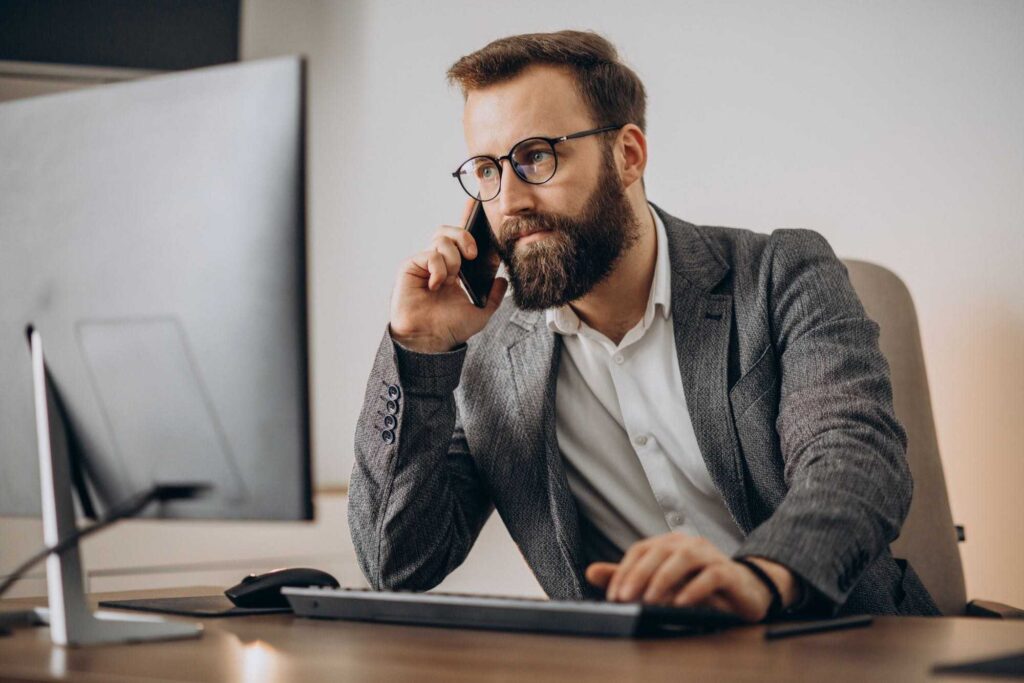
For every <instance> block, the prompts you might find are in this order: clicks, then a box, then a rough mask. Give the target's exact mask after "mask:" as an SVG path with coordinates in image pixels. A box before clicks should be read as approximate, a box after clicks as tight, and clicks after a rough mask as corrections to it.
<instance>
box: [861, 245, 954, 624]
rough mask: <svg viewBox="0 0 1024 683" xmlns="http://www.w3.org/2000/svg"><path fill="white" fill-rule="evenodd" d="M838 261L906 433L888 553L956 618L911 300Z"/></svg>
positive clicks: (880, 273) (873, 272) (948, 517)
mask: <svg viewBox="0 0 1024 683" xmlns="http://www.w3.org/2000/svg"><path fill="white" fill-rule="evenodd" d="M844 263H845V264H846V268H847V270H848V271H849V274H850V282H851V283H853V287H854V289H855V290H856V291H857V294H858V295H859V296H860V299H861V302H863V304H864V308H865V309H866V310H867V313H868V316H870V317H871V319H872V320H874V321H875V322H876V323H878V325H879V327H880V328H881V337H880V340H879V343H880V345H881V348H882V353H883V354H884V355H885V357H886V359H887V360H888V361H889V368H890V370H891V372H892V388H893V401H894V403H895V407H896V416H897V417H898V418H899V420H900V422H902V423H903V427H904V428H905V429H906V430H907V460H908V461H909V463H910V471H911V473H912V474H913V477H914V499H913V502H912V503H911V506H910V514H909V515H908V516H907V519H906V521H905V522H904V524H903V530H902V533H901V534H900V537H899V538H898V539H897V540H896V541H895V542H894V543H893V544H892V546H891V547H892V552H893V555H895V556H896V557H901V558H904V559H906V560H908V561H909V562H910V564H911V565H912V566H913V567H914V570H915V571H916V572H917V574H918V576H920V577H921V581H922V582H923V583H924V585H925V587H926V588H927V589H928V592H929V593H931V595H932V598H933V599H934V600H935V602H936V604H938V606H939V609H941V610H942V613H943V614H946V615H959V614H963V613H964V609H965V607H966V603H967V592H966V589H965V586H964V572H963V564H962V562H961V559H960V549H959V547H958V546H957V534H956V527H955V526H954V524H953V517H952V514H951V513H950V508H949V496H948V495H947V492H946V478H945V476H944V475H943V473H942V461H941V459H940V458H939V446H938V442H937V440H936V437H935V421H934V418H933V417H932V403H931V397H930V395H929V393H928V376H927V374H926V372H925V366H924V354H923V352H922V350H921V333H920V330H919V329H918V325H917V313H916V312H915V310H914V302H913V300H912V299H911V298H910V292H909V291H908V290H907V287H906V285H904V284H903V281H902V280H900V279H899V277H897V276H896V274H895V273H892V272H891V271H889V270H886V269H885V268H882V267H881V266H877V265H874V264H872V263H865V262H864V261H853V260H844Z"/></svg>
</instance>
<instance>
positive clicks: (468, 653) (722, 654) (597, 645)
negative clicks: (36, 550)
mask: <svg viewBox="0 0 1024 683" xmlns="http://www.w3.org/2000/svg"><path fill="white" fill-rule="evenodd" d="M216 592H217V590H216V589H211V588H203V589H196V588H193V589H178V590H176V591H160V592H158V591H144V592H138V591H137V592H133V593H111V594H106V595H103V596H97V597H103V598H114V599H117V598H131V597H156V596H159V595H172V594H176V595H201V594H214V593H216ZM32 604H38V603H34V602H33V601H31V600H28V599H19V600H8V601H4V602H0V609H25V608H26V607H28V606H31V605H32ZM204 625H205V628H206V632H205V634H204V635H203V637H202V638H200V639H198V640H185V641H170V642H162V643H146V644H136V645H116V646H104V647H93V648H81V649H73V648H72V649H65V648H60V647H55V646H52V645H51V644H50V640H49V631H48V630H47V629H45V628H37V629H32V630H19V631H16V632H15V633H14V635H12V636H8V637H0V680H3V681H40V680H73V681H89V682H93V681H95V682H98V681H104V682H111V683H117V682H119V681H129V680H131V681H217V682H218V683H221V682H230V681H246V682H249V683H263V682H271V681H273V682H275V683H277V682H281V683H285V682H288V681H302V682H303V683H306V682H312V681H321V680H323V681H338V682H340V681H345V682H346V683H350V682H352V681H389V682H391V681H445V682H447V681H484V680H526V681H528V682H529V683H539V682H541V681H568V680H581V681H584V680H585V681H643V682H644V683H647V682H649V681H656V680H681V679H683V678H685V679H687V680H709V681H721V680H737V681H748V680H749V681H764V680H786V681H803V680H807V681H828V683H838V682H840V681H901V682H903V681H915V680H923V679H928V678H929V677H930V676H931V674H930V670H931V667H932V665H933V664H935V663H936V662H948V661H960V660H964V659H972V658H977V657H984V656H989V655H996V654H1000V653H1006V652H1010V651H1013V650H1019V649H1022V648H1024V622H1000V621H989V620H983V619H967V618H955V619H954V618H946V619H925V618H893V617H886V618H879V619H876V621H875V624H874V625H873V626H871V627H868V628H861V629H854V630H848V631H836V632H832V633H822V634H817V635H811V636H801V637H797V638H792V639H786V640H778V641H767V642H766V641H765V640H764V639H763V628H762V627H759V626H751V627H746V628H740V629H734V630H731V631H727V632H724V633H719V634H715V635H709V636H699V637H672V638H663V639H655V640H624V639H607V638H582V637H563V636H540V635H532V634H516V633H500V632H489V631H473V630H457V629H440V628H424V627H411V626H409V627H406V626H389V625H376V624H362V623H352V622H343V621H317V620H310V619H297V618H294V617H292V616H290V615H275V616H266V617H244V618H238V619H209V620H206V621H205V622H204ZM943 680H947V681H966V680H972V679H968V678H964V677H955V678H950V677H943ZM978 680H989V681H991V680H992V679H978Z"/></svg>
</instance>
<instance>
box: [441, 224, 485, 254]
mask: <svg viewBox="0 0 1024 683" xmlns="http://www.w3.org/2000/svg"><path fill="white" fill-rule="evenodd" d="M441 240H451V241H452V242H454V243H455V244H456V246H457V247H458V249H459V252H460V253H461V254H462V256H464V257H465V258H466V260H467V261H472V260H473V259H475V258H476V253H477V247H476V240H475V239H473V235H472V234H471V233H470V232H469V230H463V229H462V228H457V227H455V226H453V225H442V226H441V227H440V228H438V229H437V232H435V233H434V239H433V242H432V244H434V245H435V246H436V245H437V243H438V242H439V241H441Z"/></svg>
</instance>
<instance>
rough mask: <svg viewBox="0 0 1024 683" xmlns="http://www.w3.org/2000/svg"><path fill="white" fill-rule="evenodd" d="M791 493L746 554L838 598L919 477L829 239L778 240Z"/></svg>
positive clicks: (894, 531) (805, 235) (775, 260)
mask: <svg viewBox="0 0 1024 683" xmlns="http://www.w3.org/2000/svg"><path fill="white" fill-rule="evenodd" d="M771 249H772V253H771V268H772V270H771V289H770V292H771V299H770V301H769V307H770V314H771V319H772V325H773V330H774V334H773V337H774V341H775V347H776V348H775V351H776V353H777V355H778V358H779V373H780V378H781V386H780V398H779V416H778V420H777V421H776V429H777V431H778V433H779V439H780V446H781V451H782V456H783V459H784V461H785V473H784V474H785V480H786V485H787V487H788V491H787V493H786V496H785V498H784V499H783V501H782V503H781V504H780V505H779V507H778V508H777V509H776V510H775V512H774V514H773V515H772V516H771V517H770V518H769V519H768V520H767V521H765V523H764V524H762V525H761V526H759V527H758V528H757V529H755V530H754V531H753V532H751V534H750V535H749V536H748V537H747V539H746V540H745V542H744V543H743V544H742V546H741V547H740V549H739V550H738V551H737V553H736V554H737V556H744V555H753V556H759V557H763V558H767V559H769V560H773V561H775V562H777V563H779V564H781V565H784V566H785V567H788V568H789V569H790V570H791V571H792V572H794V573H795V574H797V575H798V576H799V577H800V578H801V579H802V580H803V581H804V582H805V584H806V585H807V586H809V587H810V588H811V589H813V590H814V591H815V592H816V593H817V594H819V595H820V596H823V597H824V598H826V599H827V600H828V601H830V602H831V603H833V605H834V606H837V605H841V604H842V603H844V602H845V601H846V599H847V597H848V596H849V594H850V591H851V590H852V589H853V587H854V586H855V585H856V584H857V581H858V580H859V578H860V575H861V574H862V573H863V571H864V569H865V568H866V567H867V566H868V564H870V562H871V560H873V559H874V558H875V557H877V555H878V554H879V553H880V552H882V550H883V549H884V548H885V547H886V546H887V545H888V544H889V543H890V542H891V541H892V540H893V539H895V538H896V536H897V535H898V534H899V529H900V526H901V525H902V523H903V519H904V518H905V517H906V514H907V511H908V509H909V507H910V498H911V493H912V490H913V482H912V480H911V476H910V469H909V467H908V465H907V460H906V434H905V432H904V431H903V428H902V426H901V425H900V424H899V422H898V421H897V420H896V417H895V414H894V412H893V405H892V388H891V385H890V380H889V366H888V363H887V362H886V360H885V358H884V356H882V352H881V350H880V349H879V346H878V326H877V325H876V324H875V323H874V322H873V321H871V320H870V319H869V318H868V317H867V315H866V313H865V312H864V308H863V306H862V305H861V303H860V300H859V299H858V298H857V295H856V293H855V292H854V290H853V286H852V285H851V284H850V280H849V277H848V276H847V273H846V269H845V267H844V266H843V264H842V262H841V261H839V259H838V258H836V256H835V254H834V253H833V251H832V249H831V247H829V245H828V243H827V242H826V241H825V239H824V238H822V237H821V236H820V235H818V234H816V233H814V232H810V231H806V230H780V231H777V232H776V233H774V235H773V236H772V240H771Z"/></svg>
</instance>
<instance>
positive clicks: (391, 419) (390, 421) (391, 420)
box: [384, 415, 398, 429]
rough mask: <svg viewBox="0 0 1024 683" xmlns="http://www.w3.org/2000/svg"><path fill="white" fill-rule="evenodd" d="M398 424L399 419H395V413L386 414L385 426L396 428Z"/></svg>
mask: <svg viewBox="0 0 1024 683" xmlns="http://www.w3.org/2000/svg"><path fill="white" fill-rule="evenodd" d="M396 425H398V420H396V419H395V416H394V415H385V416H384V426H385V427H387V428H388V429H394V428H395V426H396Z"/></svg>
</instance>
